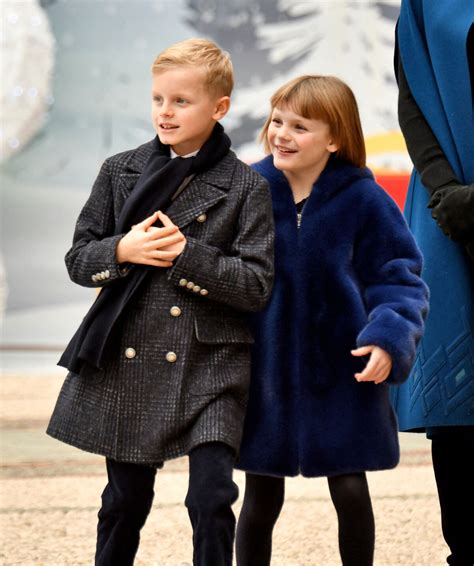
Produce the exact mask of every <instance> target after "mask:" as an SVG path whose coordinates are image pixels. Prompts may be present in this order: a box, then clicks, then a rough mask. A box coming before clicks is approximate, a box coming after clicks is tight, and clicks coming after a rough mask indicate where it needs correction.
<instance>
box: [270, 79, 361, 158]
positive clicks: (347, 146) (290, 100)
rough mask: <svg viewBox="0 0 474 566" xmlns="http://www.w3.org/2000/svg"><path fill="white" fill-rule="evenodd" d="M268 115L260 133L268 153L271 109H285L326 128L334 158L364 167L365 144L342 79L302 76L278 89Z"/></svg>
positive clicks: (354, 105) (354, 106)
mask: <svg viewBox="0 0 474 566" xmlns="http://www.w3.org/2000/svg"><path fill="white" fill-rule="evenodd" d="M270 103H271V112H270V115H269V116H268V118H267V120H266V122H265V125H264V126H263V128H262V131H261V132H260V140H261V141H262V142H263V144H264V147H265V150H266V152H267V153H270V146H269V144H268V139H267V132H268V128H269V126H270V123H271V121H272V114H273V110H274V108H280V109H284V108H288V109H290V110H291V111H292V112H295V113H296V114H299V115H300V116H302V117H303V118H309V119H311V120H321V121H323V122H325V123H326V124H328V126H329V129H330V132H331V136H333V138H334V139H333V141H334V142H335V143H337V144H338V146H339V149H338V150H337V151H336V155H337V156H338V157H340V158H341V159H344V160H346V161H348V162H349V163H352V164H353V165H356V166H357V167H365V164H366V153H365V142H364V136H363V133H362V125H361V123H360V116H359V109H358V107H357V101H356V99H355V96H354V93H353V92H352V90H351V89H350V87H349V86H348V85H347V84H346V83H345V82H343V81H341V79H338V78H337V77H332V76H328V75H304V76H301V77H297V78H296V79H293V80H292V81H290V82H288V83H286V84H284V85H283V86H281V87H280V88H279V89H278V90H277V91H276V92H275V94H274V95H273V96H272V98H271V101H270Z"/></svg>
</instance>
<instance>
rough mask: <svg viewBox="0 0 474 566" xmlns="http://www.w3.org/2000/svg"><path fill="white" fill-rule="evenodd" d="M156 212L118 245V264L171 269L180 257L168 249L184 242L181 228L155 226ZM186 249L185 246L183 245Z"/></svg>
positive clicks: (132, 230)
mask: <svg viewBox="0 0 474 566" xmlns="http://www.w3.org/2000/svg"><path fill="white" fill-rule="evenodd" d="M159 214H160V213H159V212H155V213H154V214H152V215H151V216H149V217H148V218H145V220H143V221H142V222H140V223H139V224H136V225H135V226H132V229H131V230H130V232H128V234H125V236H124V237H123V238H122V239H121V240H120V242H119V243H118V245H117V250H116V257H117V262H118V263H125V262H128V263H137V264H142V265H152V266H154V267H171V266H172V265H173V263H172V261H173V260H174V259H175V258H176V256H177V255H178V254H177V253H176V251H175V250H172V249H167V247H168V246H173V245H176V244H177V243H178V242H181V241H183V240H184V236H183V235H182V234H181V232H180V231H179V228H178V227H177V226H175V225H174V224H173V223H171V221H170V223H171V224H170V223H168V225H167V226H164V227H163V228H156V227H154V226H153V224H154V223H155V222H156V221H157V220H158V219H160V220H161V218H159ZM183 247H184V245H183Z"/></svg>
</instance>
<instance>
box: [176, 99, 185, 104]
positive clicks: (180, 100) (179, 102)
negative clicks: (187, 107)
mask: <svg viewBox="0 0 474 566" xmlns="http://www.w3.org/2000/svg"><path fill="white" fill-rule="evenodd" d="M176 102H177V103H178V104H186V102H187V100H185V99H184V98H177V99H176Z"/></svg>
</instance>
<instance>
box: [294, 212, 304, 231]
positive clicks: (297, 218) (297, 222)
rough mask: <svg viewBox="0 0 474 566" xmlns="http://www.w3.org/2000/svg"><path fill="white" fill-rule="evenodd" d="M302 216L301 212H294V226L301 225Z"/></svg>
mask: <svg viewBox="0 0 474 566" xmlns="http://www.w3.org/2000/svg"><path fill="white" fill-rule="evenodd" d="M302 216H303V214H302V213H301V212H297V213H296V226H297V228H300V227H301V217H302Z"/></svg>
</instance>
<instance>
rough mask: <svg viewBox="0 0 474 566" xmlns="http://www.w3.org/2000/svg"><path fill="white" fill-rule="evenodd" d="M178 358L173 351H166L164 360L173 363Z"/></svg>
mask: <svg viewBox="0 0 474 566" xmlns="http://www.w3.org/2000/svg"><path fill="white" fill-rule="evenodd" d="M177 359H178V356H177V355H176V354H175V353H174V352H168V353H167V354H166V361H167V362H170V364H173V363H174V362H175V361H176V360H177Z"/></svg>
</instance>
